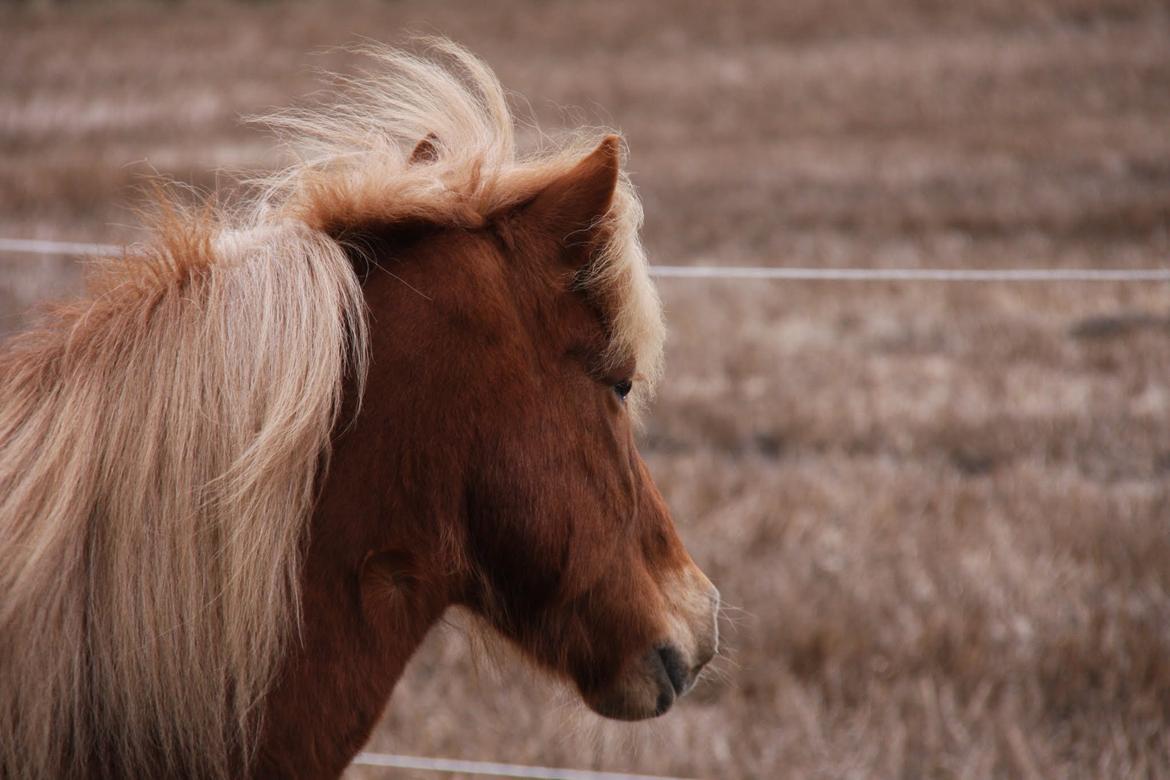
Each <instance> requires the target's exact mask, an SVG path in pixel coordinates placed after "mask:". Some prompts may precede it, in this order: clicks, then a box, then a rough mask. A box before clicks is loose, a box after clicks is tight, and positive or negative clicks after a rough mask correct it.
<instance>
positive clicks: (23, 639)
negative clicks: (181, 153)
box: [0, 40, 719, 778]
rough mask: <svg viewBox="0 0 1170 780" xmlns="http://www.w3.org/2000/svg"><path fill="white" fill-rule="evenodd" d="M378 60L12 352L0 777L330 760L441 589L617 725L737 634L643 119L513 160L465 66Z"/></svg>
mask: <svg viewBox="0 0 1170 780" xmlns="http://www.w3.org/2000/svg"><path fill="white" fill-rule="evenodd" d="M369 53H370V54H371V55H372V56H373V57H374V58H375V62H376V68H374V69H373V71H372V72H370V73H369V74H367V75H366V76H363V77H360V78H356V79H352V80H351V81H350V82H349V83H348V85H347V86H346V87H345V88H344V89H340V90H338V91H337V93H335V94H337V95H338V97H335V98H334V99H333V103H332V104H330V105H327V106H324V107H317V108H308V109H290V110H287V111H283V112H280V113H277V114H276V115H274V116H272V117H269V118H268V120H267V121H268V123H269V124H270V125H271V126H272V127H273V129H274V130H275V131H276V132H277V133H278V134H279V135H280V136H281V137H282V138H283V139H284V140H285V141H286V142H287V143H289V144H291V147H292V148H293V149H294V151H295V154H296V156H295V161H294V162H293V163H292V164H291V165H289V166H288V167H287V168H285V169H283V170H281V171H280V172H278V173H275V174H272V175H269V176H266V177H264V178H261V179H259V180H256V181H254V182H253V187H252V188H251V189H250V190H249V191H248V193H247V194H245V195H241V196H238V197H237V198H236V200H235V202H234V205H223V204H220V205H217V206H215V207H211V206H203V207H194V208H192V207H189V206H184V205H181V204H179V203H178V202H175V201H173V200H172V201H167V200H166V199H162V200H161V201H160V208H159V209H158V212H159V216H158V218H157V219H156V220H155V223H154V224H153V225H152V232H151V236H152V237H151V238H150V239H149V240H148V241H146V242H144V243H143V244H140V245H137V246H135V247H132V248H129V249H126V250H124V251H123V252H122V253H121V254H120V255H117V256H111V257H106V258H104V259H101V260H98V261H95V262H94V264H93V268H91V270H90V272H89V276H88V280H87V288H86V291H85V293H84V294H83V295H82V296H81V297H80V298H79V299H78V300H74V301H72V302H67V303H63V304H59V305H57V306H55V307H54V308H51V309H46V311H45V312H44V313H43V315H42V318H41V320H40V321H39V322H38V323H37V324H36V325H34V326H33V327H32V328H30V329H29V330H27V331H26V332H24V333H21V334H19V335H17V336H15V337H13V339H12V340H11V341H10V342H9V343H8V344H6V345H5V346H4V348H3V351H2V353H0V776H3V777H12V778H16V777H21V778H48V777H170V776H183V777H207V778H227V777H277V776H279V777H306V778H309V777H312V778H317V777H322V778H324V777H336V776H338V775H339V774H340V773H341V772H342V771H343V770H344V769H345V767H346V766H347V765H348V764H349V762H350V761H351V759H352V758H353V756H354V755H355V754H356V753H357V752H358V751H359V750H360V748H361V746H362V745H363V743H364V742H365V741H366V739H367V738H368V736H369V734H370V731H371V729H372V728H373V726H374V724H375V722H376V721H377V719H378V717H379V715H380V713H381V711H382V710H383V708H384V707H385V705H386V703H387V701H388V700H389V698H390V695H391V692H392V690H393V689H394V686H395V683H396V681H397V680H398V678H399V676H400V675H401V674H402V671H403V668H404V666H405V664H406V662H407V660H408V659H409V658H410V657H411V655H412V653H413V652H414V651H415V649H416V648H417V647H418V646H419V644H420V643H421V641H422V639H423V638H424V636H425V635H426V634H427V632H428V630H429V629H430V628H431V627H432V626H433V625H434V624H435V623H436V622H437V621H439V619H440V618H441V616H442V615H443V614H444V613H445V611H446V610H448V609H450V608H462V609H464V610H466V611H468V612H470V613H471V614H472V615H474V616H476V618H477V619H478V620H479V621H480V622H482V623H483V624H485V625H486V626H489V627H490V629H491V630H492V631H493V633H496V634H498V635H500V636H502V637H503V638H504V639H505V640H506V642H505V644H508V645H511V646H513V647H515V648H517V649H518V650H519V654H520V655H521V656H522V657H524V658H526V659H528V660H529V661H530V662H532V663H534V664H535V665H536V666H537V667H539V668H541V669H544V670H546V671H547V672H549V673H551V674H552V675H553V676H554V677H557V678H560V679H563V680H565V681H566V682H568V683H569V684H570V685H571V687H573V688H575V690H576V691H577V692H578V693H579V696H580V699H581V700H582V701H583V702H584V703H585V705H587V706H588V707H589V708H590V709H592V710H594V711H595V712H597V713H599V714H600V715H602V716H605V717H608V718H615V719H624V720H637V719H643V718H650V717H653V716H657V715H661V714H663V713H664V712H666V711H667V710H668V709H670V707H671V705H672V703H673V702H674V701H675V700H676V699H677V698H678V697H679V696H681V695H683V694H684V693H685V692H686V691H687V690H688V689H689V688H690V687H691V686H692V685H693V683H694V681H695V679H696V677H697V676H698V674H699V673H700V671H701V670H702V668H703V667H704V665H705V664H706V663H707V662H708V661H709V660H710V659H711V658H712V657H713V656H714V655H715V654H716V652H717V643H718V631H717V627H716V616H717V611H718V607H719V595H718V591H717V590H716V589H715V588H714V587H713V586H712V584H711V583H710V581H709V580H708V579H707V578H706V577H705V576H704V575H703V573H702V572H701V571H700V570H699V568H698V567H697V566H696V564H695V563H694V561H693V560H692V559H691V557H690V556H689V555H688V553H687V551H686V549H685V548H684V546H683V544H682V542H681V541H680V539H679V537H678V534H677V532H676V530H675V527H674V525H673V522H672V519H671V516H670V512H669V510H668V508H667V506H666V504H665V502H664V500H663V498H662V496H661V495H660V493H659V492H658V490H657V489H656V488H655V485H654V482H653V480H652V478H651V476H650V474H649V473H648V471H647V468H646V465H645V463H644V462H643V460H642V459H641V457H640V456H639V453H638V450H637V448H636V445H635V440H634V433H635V430H636V427H637V424H638V417H639V415H640V414H641V410H642V409H643V408H644V406H645V404H646V402H647V400H648V399H649V398H650V396H651V393H652V391H653V386H654V383H655V381H656V380H657V379H658V377H659V375H660V371H661V362H662V361H661V358H662V350H663V341H664V326H663V316H662V309H661V304H660V301H659V299H658V296H657V293H656V291H655V289H654V287H653V284H652V282H651V280H650V278H649V272H648V265H647V260H646V256H645V253H644V251H643V249H642V246H641V244H640V241H639V231H640V226H641V222H642V210H641V207H640V205H639V201H638V200H637V198H636V195H635V192H634V190H633V188H632V186H631V184H630V182H629V179H628V176H627V175H626V173H625V172H624V171H623V156H624V153H625V152H624V147H623V141H622V140H621V138H620V136H618V135H616V134H613V133H603V132H597V131H584V130H582V131H577V132H573V133H566V134H564V137H562V138H559V139H551V138H549V137H545V139H544V141H543V142H542V147H543V148H540V149H537V150H536V151H534V152H531V153H528V154H527V155H521V154H519V153H518V152H517V151H516V143H515V139H514V135H515V130H514V125H515V122H514V119H513V117H512V116H511V114H510V113H509V108H508V105H507V102H506V100H505V93H504V91H503V89H502V88H501V86H500V84H499V82H498V80H497V79H496V77H495V76H494V74H493V73H492V72H491V70H490V69H489V68H488V67H487V66H486V65H485V64H484V63H483V62H481V61H480V60H479V59H477V58H476V57H475V56H473V55H472V54H470V53H468V52H467V51H466V50H464V49H462V48H460V47H459V46H457V45H456V44H454V43H451V42H448V41H443V40H438V41H433V42H431V43H430V44H428V46H427V47H426V48H425V49H424V50H423V51H401V50H391V49H384V48H379V49H376V50H373V51H370V52H369Z"/></svg>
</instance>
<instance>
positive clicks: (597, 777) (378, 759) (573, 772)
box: [351, 753, 685, 780]
mask: <svg viewBox="0 0 1170 780" xmlns="http://www.w3.org/2000/svg"><path fill="white" fill-rule="evenodd" d="M351 763H352V764H353V765H354V766H376V767H386V768H393V769H417V770H423V771H429V772H452V773H453V772H462V773H463V774H469V775H483V776H485V777H523V778H530V780H685V778H681V777H667V776H665V775H640V774H631V773H629V772H600V771H592V770H587V769H560V768H557V767H550V766H528V765H526V764H497V763H494V762H491V761H464V760H461V759H454V758H424V757H422V756H400V755H394V754H390V753H358V754H357V757H356V758H354V760H353V761H352V762H351Z"/></svg>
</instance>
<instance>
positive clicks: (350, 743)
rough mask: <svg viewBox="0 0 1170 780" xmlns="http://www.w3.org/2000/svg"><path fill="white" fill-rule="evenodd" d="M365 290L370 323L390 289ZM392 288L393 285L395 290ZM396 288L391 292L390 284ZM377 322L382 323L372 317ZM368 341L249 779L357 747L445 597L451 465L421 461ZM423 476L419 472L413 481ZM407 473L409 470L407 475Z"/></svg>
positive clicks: (332, 772)
mask: <svg viewBox="0 0 1170 780" xmlns="http://www.w3.org/2000/svg"><path fill="white" fill-rule="evenodd" d="M388 278H389V277H384V278H383V279H372V280H370V281H368V282H367V285H366V296H367V302H368V303H369V304H370V307H371V311H372V312H373V314H374V317H375V318H377V315H378V312H379V311H380V310H382V311H394V309H393V308H391V307H393V306H394V305H395V304H394V301H393V300H390V299H389V298H392V297H393V295H392V294H393V293H394V292H395V291H394V290H385V289H383V287H384V284H383V282H384V280H385V279H388ZM396 285H397V283H396ZM397 286H398V287H399V288H400V287H401V286H400V285H397ZM380 321H381V322H382V323H383V324H385V323H387V322H393V320H392V319H391V318H380ZM387 330H388V328H386V327H383V328H382V329H380V332H377V333H376V334H375V335H373V337H372V340H371V351H372V357H373V362H372V366H371V369H370V375H369V377H368V379H367V385H366V391H365V397H364V399H363V400H362V403H361V404H360V407H361V411H360V413H359V414H358V415H357V416H356V418H355V417H354V416H353V410H354V409H355V408H356V407H357V406H358V404H356V403H355V402H356V393H353V392H351V393H347V398H346V403H345V405H344V406H343V411H342V415H341V426H342V430H341V431H339V433H338V435H337V436H335V444H334V449H333V455H332V459H331V464H330V468H329V472H328V476H327V477H326V478H325V480H324V482H323V484H322V488H321V497H320V499H319V501H318V505H317V509H316V511H315V513H314V517H313V520H312V525H311V528H310V534H311V537H310V543H309V547H308V550H307V553H306V560H305V565H304V575H303V578H302V583H301V585H302V630H301V636H300V638H299V641H298V640H294V641H293V642H292V643H291V644H292V646H291V648H290V651H289V656H288V658H287V660H286V662H285V665H284V668H283V670H282V673H281V675H280V677H279V679H278V681H277V684H276V687H275V688H274V690H273V691H272V693H271V694H270V695H269V696H268V698H267V699H266V702H265V707H264V712H263V731H262V734H261V740H260V745H259V752H258V755H257V760H256V764H255V769H254V774H255V775H256V776H258V777H267V776H297V777H336V776H338V775H339V774H340V773H341V771H342V770H343V769H344V768H345V766H346V765H348V763H349V762H350V760H351V759H352V757H353V756H354V755H355V754H356V753H357V752H358V751H359V750H360V749H361V747H362V745H363V744H365V742H366V740H367V738H368V737H369V734H370V731H371V730H372V729H373V727H374V725H375V724H376V723H377V720H378V718H379V717H380V715H381V713H382V710H383V709H384V707H385V705H386V702H387V700H388V699H389V697H390V694H391V691H392V690H393V687H394V685H395V684H396V683H397V681H398V679H399V677H400V676H401V674H402V671H403V668H404V667H405V665H406V663H407V661H408V660H409V659H410V656H411V655H412V654H413V652H414V651H415V649H416V648H417V647H418V645H419V644H420V643H421V642H422V640H423V639H424V638H425V636H426V634H427V631H428V630H429V629H430V627H431V626H432V625H433V624H434V623H435V622H436V621H437V620H438V618H439V617H440V616H441V615H442V613H443V611H444V610H445V609H446V607H447V606H448V605H449V604H450V603H451V602H452V600H453V586H452V585H451V584H450V582H449V581H447V580H446V579H444V577H446V575H444V574H436V572H445V571H451V570H452V569H453V568H455V567H454V566H453V565H452V562H451V561H449V560H446V559H445V558H443V557H442V555H441V553H440V552H439V551H438V547H439V546H440V545H441V544H442V542H441V540H442V539H443V537H444V534H442V533H436V530H437V529H439V528H441V527H443V523H444V522H448V521H449V519H450V517H451V515H452V512H454V511H457V509H456V508H455V507H454V505H453V503H452V502H454V501H457V496H455V495H452V493H451V491H450V490H446V489H444V486H449V485H452V484H456V483H457V478H456V476H457V475H455V474H451V473H445V470H446V471H450V470H452V469H454V468H456V467H455V466H454V465H447V466H444V465H443V464H442V463H441V461H435V460H434V459H428V460H427V461H426V462H425V464H422V465H420V462H419V461H418V459H417V453H418V452H419V451H420V449H422V447H423V445H422V444H421V443H420V442H418V441H416V440H415V439H416V438H417V435H416V434H413V433H412V432H411V431H410V430H409V426H408V425H406V424H405V423H404V419H403V418H404V417H406V418H407V419H410V418H411V417H416V418H417V417H418V416H419V415H404V414H403V412H402V409H404V408H405V406H404V403H405V402H404V400H403V396H402V394H403V393H404V392H408V391H409V390H408V387H407V386H406V385H405V383H404V382H403V381H402V378H401V376H400V375H399V374H400V367H399V366H396V364H395V363H394V360H393V359H392V358H388V357H387V356H388V355H390V354H391V353H392V351H393V349H401V344H396V345H392V344H391V342H392V341H393V340H394V334H393V333H389V332H386V331H387ZM419 471H425V473H419ZM412 472H413V473H412Z"/></svg>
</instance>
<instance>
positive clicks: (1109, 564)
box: [0, 0, 1170, 778]
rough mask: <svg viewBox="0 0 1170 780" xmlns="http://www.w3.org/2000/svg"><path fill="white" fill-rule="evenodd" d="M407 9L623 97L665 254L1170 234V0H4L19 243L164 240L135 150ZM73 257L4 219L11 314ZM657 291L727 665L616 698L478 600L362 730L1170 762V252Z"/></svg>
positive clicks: (10, 202) (384, 734) (575, 103)
mask: <svg viewBox="0 0 1170 780" xmlns="http://www.w3.org/2000/svg"><path fill="white" fill-rule="evenodd" d="M412 32H415V33H441V34H444V35H447V36H450V37H452V38H454V39H455V40H457V41H459V42H461V43H463V44H465V45H467V46H469V47H470V48H472V49H473V50H474V51H476V52H477V53H478V54H480V55H481V56H482V57H483V58H485V59H486V60H487V61H488V62H489V63H490V64H491V65H492V66H493V67H494V68H495V69H496V71H497V73H498V75H499V76H500V78H501V80H502V81H503V82H504V84H505V86H507V87H508V88H510V89H512V90H515V91H516V92H518V93H519V94H520V95H523V96H525V97H526V98H527V101H528V102H527V103H525V102H524V101H520V103H519V105H520V106H521V108H522V110H525V111H527V110H531V111H532V112H533V113H534V114H535V115H536V116H537V117H538V118H539V120H540V122H541V124H542V125H543V126H545V127H546V128H550V129H551V128H556V127H560V126H565V125H576V124H579V123H582V122H585V123H591V124H609V125H613V126H615V127H618V128H620V129H621V130H622V131H623V132H624V133H625V134H626V137H627V139H628V141H629V146H630V167H631V169H632V175H633V180H634V182H635V184H636V185H637V187H638V188H639V190H640V192H641V194H642V197H643V198H644V201H645V206H646V217H647V223H646V240H647V243H648V245H649V249H650V254H651V258H652V261H653V262H656V263H660V264H693V263H703V264H741V265H777V266H780V265H791V266H814V267H849V268H862V267H909V268H914V267H932V268H955V269H958V268H1019V267H1038V268H1089V267H1091V268H1104V269H1115V268H1166V267H1167V265H1168V263H1167V260H1168V258H1170V254H1168V249H1170V8H1168V6H1167V5H1166V3H1165V2H1161V1H1159V2H1153V1H1151V2H1143V1H1142V0H1116V1H1114V0H1102V1H1101V2H1094V1H1093V0H1046V1H1037V2H1022V1H1021V0H970V1H969V2H963V3H950V2H942V1H941V0H938V1H935V0H889V1H888V2H878V1H877V0H789V1H788V2H784V3H777V2H763V1H761V2H749V1H748V0H725V1H724V2H720V3H711V4H706V5H700V4H695V3H678V2H667V1H666V0H662V2H620V3H619V2H600V1H599V0H585V1H583V2H566V1H562V0H548V1H544V2H539V1H537V0H503V1H502V2H492V3H488V2H474V1H472V0H467V1H466V2H458V1H455V0H450V1H448V0H441V1H440V2H412V1H409V0H408V1H406V2H355V3H350V2H345V3H323V2H322V3H316V4H314V3H309V2H301V3H289V4H286V3H278V2H270V3H247V4H229V3H216V4H205V3H194V2H188V3H181V2H180V3H164V2H157V3H152V2H122V3H110V4H106V3H80V2H79V3H63V4H55V3H40V4H37V3H32V4H21V3H16V4H15V5H13V4H11V3H8V4H5V5H4V7H3V8H0V237H11V238H43V239H60V240H78V241H102V242H118V241H125V240H136V239H140V238H142V233H141V232H140V228H138V227H137V218H136V217H135V215H134V208H135V207H136V206H140V205H142V203H143V198H142V195H141V193H140V192H139V191H138V189H137V187H138V186H139V185H140V184H141V183H142V177H143V175H144V174H149V173H151V172H159V173H162V174H164V175H167V176H171V177H174V178H176V179H178V180H180V181H183V182H189V183H192V184H194V185H196V186H199V187H203V188H216V187H217V186H221V185H229V184H230V178H228V177H226V176H224V175H223V174H221V173H219V171H220V170H221V169H224V168H228V169H234V168H257V167H258V168H266V167H270V166H273V165H275V164H277V163H278V162H279V157H278V155H277V152H276V150H275V146H274V145H273V143H272V142H271V140H270V139H269V138H268V137H266V136H265V135H264V134H263V133H262V131H260V130H258V129H256V128H252V127H249V126H246V125H244V124H242V123H241V121H240V117H241V116H242V115H246V114H253V113H258V112H263V111H266V110H268V109H271V108H274V107H279V106H284V105H288V104H289V103H292V102H304V101H308V102H312V101H313V100H314V99H315V98H314V95H313V92H314V90H318V89H320V88H321V82H320V81H319V79H318V77H317V75H316V71H317V70H319V69H330V70H338V71H341V72H352V71H353V69H354V68H355V67H357V66H358V65H359V64H360V63H359V62H357V61H356V59H355V58H353V57H352V56H350V55H348V54H345V53H344V52H339V51H337V50H331V49H330V47H336V46H338V45H341V44H347V43H353V42H355V41H357V40H358V39H359V37H366V38H370V39H374V40H378V41H384V42H390V43H394V42H401V41H403V40H404V39H405V37H406V36H407V35H408V34H409V33H412ZM317 97H318V98H319V97H320V95H318V96H317ZM80 269H81V264H80V263H79V262H78V261H77V259H75V258H71V257H67V256H52V255H50V256H36V255H29V254H12V253H0V334H3V333H10V332H12V331H13V330H16V329H18V328H20V327H21V325H22V324H23V323H26V322H28V319H29V316H30V307H35V305H37V304H38V303H39V302H42V301H45V300H49V299H52V298H54V297H60V296H63V295H69V294H71V293H73V292H76V291H77V290H79V289H80ZM659 286H660V290H661V293H662V296H663V298H664V301H665V304H666V307H667V316H668V318H669V323H670V326H671V338H670V342H669V347H668V364H667V375H666V379H665V381H664V382H663V385H662V389H661V392H660V396H659V399H658V401H657V403H656V405H655V406H654V408H653V410H652V412H651V414H650V415H649V419H648V421H647V424H646V427H645V430H644V431H643V433H642V436H641V440H642V448H643V452H644V454H645V455H646V457H647V459H648V460H649V462H650V466H651V468H652V471H653V473H654V474H655V476H656V478H657V480H658V482H659V484H660V486H661V488H662V490H663V492H664V494H665V495H666V497H667V499H668V500H669V502H670V503H671V505H672V507H673V509H674V512H675V515H676V518H677V522H678V525H679V527H680V530H681V533H682V535H683V537H684V539H685V540H686V542H687V544H688V546H689V547H690V549H691V551H692V553H693V555H694V557H695V558H696V560H697V561H698V562H699V564H700V565H701V566H702V567H703V568H704V569H705V570H706V571H707V573H708V574H709V575H710V576H711V578H712V580H714V581H715V582H716V584H718V586H719V587H720V589H721V590H722V592H723V595H724V598H725V600H726V601H727V603H728V604H729V605H730V606H729V608H728V610H727V613H726V615H725V620H724V626H723V628H724V639H725V643H724V646H725V650H726V653H725V656H724V658H723V659H721V660H720V661H719V662H718V664H717V666H718V669H716V670H715V673H713V674H711V675H710V677H709V678H708V679H706V680H705V681H704V682H703V683H701V685H700V686H699V688H698V689H697V690H696V692H695V693H694V694H693V695H692V696H690V697H688V698H687V699H686V700H684V702H683V703H682V704H681V705H680V706H679V707H678V708H677V709H676V710H675V711H673V712H672V713H670V714H669V715H668V716H666V717H665V718H662V719H660V720H657V721H653V722H650V723H646V724H641V725H633V726H631V725H627V724H612V723H605V722H602V721H601V720H599V719H597V718H595V717H593V716H591V715H588V714H585V713H584V711H583V708H582V707H581V706H580V705H578V704H576V703H575V702H574V697H573V696H572V695H571V694H569V693H568V692H566V691H563V690H561V689H559V688H558V687H557V686H556V685H554V684H552V683H550V682H548V681H546V680H543V679H541V678H539V677H538V676H536V675H534V674H533V673H532V672H531V671H530V670H528V669H526V668H525V667H523V666H522V665H520V664H518V663H516V662H515V660H514V659H511V658H508V657H505V659H504V661H503V662H502V663H497V662H495V661H493V660H492V658H493V656H494V655H495V654H494V653H492V652H484V651H482V650H481V649H480V648H479V647H478V644H477V642H475V641H473V640H472V639H470V634H469V631H468V629H467V626H466V624H465V622H464V621H463V620H462V619H461V618H460V617H459V616H457V615H455V616H452V617H451V620H450V621H449V623H448V624H447V625H445V626H443V627H441V628H440V629H439V630H437V631H435V632H434V633H433V634H432V636H431V638H430V639H429V640H428V642H427V643H426V645H425V646H424V647H423V648H422V650H421V651H420V652H419V653H418V654H417V656H416V657H415V659H414V660H413V661H412V663H411V665H410V667H409V668H408V670H407V673H406V676H405V678H404V679H403V681H402V682H401V684H400V685H399V687H398V689H397V691H396V693H395V695H394V698H393V699H392V701H391V704H390V706H389V708H388V710H387V712H386V715H385V718H384V721H383V723H382V724H381V725H380V726H379V727H378V729H377V730H376V732H375V734H374V736H373V738H372V740H371V742H370V745H369V749H371V750H379V751H388V752H397V753H407V754H416V755H437V756H450V757H460V758H470V759H490V760H499V761H512V762H517V763H540V764H551V765H561V766H571V767H578V768H604V769H612V770H628V771H639V772H648V773H661V774H672V775H679V776H683V777H703V778H777V777H834V778H836V777H874V776H881V777H989V776H1003V777H1066V778H1070V777H1154V776H1158V777H1166V776H1170V739H1168V735H1170V305H1168V304H1170V285H1168V284H1166V283H1157V282H1139V283H1133V282H1130V283H1121V282H1102V283H1053V282H1047V283H964V284H949V285H947V284H940V283H934V282H900V283H891V282H792V281H788V282H769V283H759V282H743V281H718V280H687V279H663V280H661V281H660V283H659ZM350 775H351V776H352V777H354V778H367V777H368V778H376V777H391V776H393V777H419V778H423V777H434V775H427V774H425V773H417V774H412V773H409V772H397V773H396V772H395V771H394V770H374V769H367V768H354V769H352V770H351V771H350Z"/></svg>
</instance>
